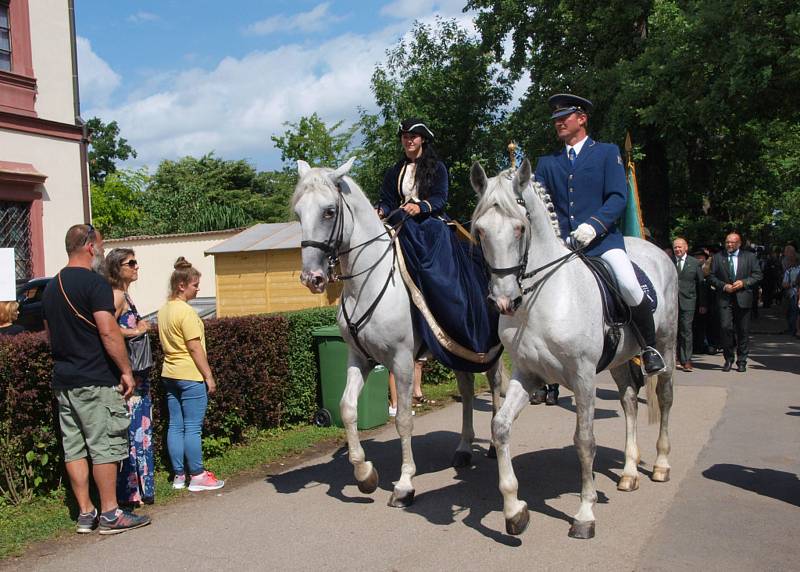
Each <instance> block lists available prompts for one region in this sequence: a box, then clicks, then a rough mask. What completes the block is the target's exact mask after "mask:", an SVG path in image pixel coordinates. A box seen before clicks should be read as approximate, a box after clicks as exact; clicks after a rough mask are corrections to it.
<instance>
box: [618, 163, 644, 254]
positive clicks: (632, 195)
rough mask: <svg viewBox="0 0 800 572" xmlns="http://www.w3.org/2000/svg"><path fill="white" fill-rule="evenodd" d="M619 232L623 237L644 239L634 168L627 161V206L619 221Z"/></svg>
mask: <svg viewBox="0 0 800 572" xmlns="http://www.w3.org/2000/svg"><path fill="white" fill-rule="evenodd" d="M620 231H622V234H623V236H635V237H636V238H644V224H643V223H642V210H641V208H639V186H638V185H637V184H636V167H635V166H634V164H633V161H628V204H627V206H626V207H625V213H624V214H623V215H622V221H620Z"/></svg>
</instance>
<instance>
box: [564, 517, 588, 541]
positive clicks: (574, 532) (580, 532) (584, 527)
mask: <svg viewBox="0 0 800 572" xmlns="http://www.w3.org/2000/svg"><path fill="white" fill-rule="evenodd" d="M569 537H570V538H581V539H584V540H586V539H589V538H594V521H593V520H590V521H588V522H579V521H577V520H576V521H574V522H573V523H572V526H570V527H569Z"/></svg>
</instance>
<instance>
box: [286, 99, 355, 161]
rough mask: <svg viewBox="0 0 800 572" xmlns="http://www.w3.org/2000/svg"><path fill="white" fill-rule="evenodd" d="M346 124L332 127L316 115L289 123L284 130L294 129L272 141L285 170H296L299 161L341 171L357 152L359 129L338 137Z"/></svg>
mask: <svg viewBox="0 0 800 572" xmlns="http://www.w3.org/2000/svg"><path fill="white" fill-rule="evenodd" d="M343 123H344V122H343V121H338V122H336V123H334V124H333V125H332V126H331V127H328V126H327V125H326V124H325V122H324V121H322V119H320V118H319V116H318V115H317V114H316V113H313V114H312V115H311V117H301V118H300V121H298V122H297V123H290V122H288V121H287V122H285V123H284V126H288V127H290V129H287V130H286V131H284V133H283V135H273V136H272V137H271V139H272V141H273V142H274V143H275V147H277V148H278V149H280V150H281V160H282V161H283V163H284V170H286V169H288V170H295V169H296V163H297V160H298V159H302V160H304V161H306V162H308V163H309V164H311V165H312V166H315V167H337V166H339V165H340V164H341V163H344V162H345V161H346V160H347V159H348V158H349V157H350V155H351V154H353V153H355V152H356V150H355V149H353V147H352V142H353V135H355V133H356V131H358V126H357V125H353V126H351V127H349V128H348V129H345V130H344V131H343V132H341V133H336V131H338V130H339V129H340V128H341V127H342V124H343Z"/></svg>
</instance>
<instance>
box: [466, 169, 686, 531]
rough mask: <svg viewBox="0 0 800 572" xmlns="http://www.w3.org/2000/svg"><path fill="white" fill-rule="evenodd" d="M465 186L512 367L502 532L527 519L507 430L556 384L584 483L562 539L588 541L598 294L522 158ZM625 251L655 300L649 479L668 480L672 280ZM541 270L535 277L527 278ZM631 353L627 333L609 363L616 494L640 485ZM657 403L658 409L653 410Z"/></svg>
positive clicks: (498, 420) (650, 251) (500, 451)
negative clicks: (662, 365) (659, 365)
mask: <svg viewBox="0 0 800 572" xmlns="http://www.w3.org/2000/svg"><path fill="white" fill-rule="evenodd" d="M471 181H472V186H473V188H474V189H475V191H476V192H477V193H478V195H479V197H480V201H479V202H478V205H477V207H476V209H475V213H474V214H473V232H474V233H475V234H476V235H477V236H478V237H480V240H481V244H482V246H483V253H484V257H485V258H486V261H487V263H488V264H489V266H490V267H492V268H493V269H500V271H498V272H493V275H492V278H491V288H490V290H491V294H490V297H491V298H493V299H494V300H495V301H496V302H497V303H498V306H500V307H502V308H504V309H505V310H506V315H502V316H501V317H500V324H499V329H500V331H499V333H500V339H501V341H502V342H503V345H504V346H505V348H506V350H507V351H509V352H510V354H511V361H512V363H513V373H512V376H511V381H510V382H509V388H508V391H507V393H506V399H505V401H504V402H503V406H502V407H501V409H500V411H499V412H498V414H497V416H496V417H495V418H494V421H493V424H492V434H493V437H494V443H495V447H496V449H497V459H498V460H497V463H498V470H499V473H500V480H499V484H500V492H501V493H502V495H503V513H504V516H505V519H506V530H507V532H508V533H509V534H521V533H522V532H523V531H524V530H525V528H526V527H527V525H528V519H529V515H528V508H527V504H526V503H525V502H523V501H520V500H519V499H518V498H517V490H518V482H517V478H516V476H515V475H514V469H513V467H512V464H511V453H510V448H509V441H510V436H511V435H510V431H511V424H512V423H513V422H514V420H515V419H516V418H517V416H518V415H519V413H520V411H521V410H522V409H523V408H524V407H525V406H526V405H527V403H528V398H529V394H530V393H531V392H532V391H533V390H534V389H537V388H539V387H541V386H542V385H543V384H544V383H545V382H548V383H560V384H563V385H565V386H567V387H568V388H570V389H571V390H572V391H573V392H574V394H575V407H576V413H577V420H576V427H575V435H574V442H575V447H576V449H577V451H578V457H579V460H580V464H581V479H582V486H581V504H580V509H579V510H578V512H577V514H576V515H575V517H574V520H573V523H572V526H571V528H570V533H569V535H570V536H572V537H575V538H592V537H593V536H594V532H595V517H594V513H593V510H592V509H593V505H594V503H595V502H596V501H597V493H596V490H595V484H594V477H593V474H592V465H593V463H594V455H595V439H594V430H593V423H594V401H595V369H596V366H597V364H598V360H599V359H600V356H601V354H602V349H603V334H604V332H605V329H606V327H605V325H604V319H603V309H602V301H601V298H600V291H599V289H598V286H597V284H596V282H595V279H594V277H593V276H592V274H591V273H590V271H589V269H588V268H587V267H586V265H585V264H584V262H583V261H581V260H580V259H579V258H578V257H577V256H574V255H571V254H570V253H571V251H570V250H569V249H568V248H567V246H566V245H565V243H564V241H563V240H562V239H561V238H560V234H559V228H558V221H557V219H556V215H555V212H554V210H553V204H552V202H551V200H550V197H549V196H548V195H547V193H546V192H545V189H544V187H542V186H541V185H539V184H538V183H535V182H533V181H532V180H531V166H530V163H529V162H528V160H527V159H525V160H524V161H523V163H522V165H521V166H520V168H519V170H518V171H517V172H516V173H514V172H513V171H511V170H508V171H504V172H503V173H501V174H500V175H498V176H496V177H493V178H491V179H487V177H486V174H485V173H484V171H483V169H482V168H481V166H480V165H479V164H477V163H475V164H474V165H473V166H472V171H471ZM625 248H626V249H627V251H628V254H629V255H630V257H631V259H632V260H633V261H635V262H636V263H637V264H638V265H639V266H640V267H641V268H642V269H643V270H644V271H645V272H646V274H647V275H648V276H649V278H650V279H651V281H652V282H653V284H654V286H655V289H656V293H657V296H658V309H657V311H656V313H655V315H654V320H655V324H656V333H657V340H658V341H657V349H658V350H659V351H660V352H661V355H662V356H663V357H664V360H665V362H666V365H667V367H666V370H665V371H663V372H661V373H659V374H658V376H657V378H656V377H650V378H648V383H647V385H648V402H649V404H650V406H651V408H652V409H651V414H652V415H651V420H654V419H655V418H656V417H657V416H658V415H659V413H660V418H661V426H660V432H659V436H658V441H657V444H656V450H657V456H656V459H655V463H654V467H653V473H652V477H651V478H652V480H653V481H667V480H669V470H670V466H669V462H668V461H667V455H668V454H669V450H670V444H669V435H668V422H669V411H670V407H671V406H672V372H673V369H674V366H675V338H676V330H677V323H678V319H677V313H678V286H677V274H676V272H675V267H674V265H673V264H672V263H671V261H670V260H669V258H668V257H666V256H665V255H664V253H663V252H662V251H661V250H660V249H659V248H657V247H656V246H654V245H652V244H649V243H647V242H645V241H643V240H640V239H635V238H626V239H625ZM526 253H527V257H526ZM526 262H527V264H526ZM552 263H555V264H552ZM520 266H522V267H521V268H520ZM542 267H544V268H542ZM540 268H541V271H539V272H535V273H533V274H532V275H531V274H530V272H531V271H533V270H535V269H540ZM639 351H640V348H639V345H638V343H637V341H636V338H635V337H634V335H633V333H632V332H631V331H630V328H629V327H626V328H624V329H623V333H622V337H621V339H620V342H619V346H618V348H617V352H616V355H615V356H614V358H613V361H612V362H611V364H610V365H609V368H610V370H611V374H612V376H613V377H614V381H615V382H616V383H617V386H618V387H619V391H620V401H621V402H622V408H623V410H624V412H625V424H626V439H625V466H624V468H623V471H622V477H621V479H620V481H619V484H618V487H617V488H618V489H619V490H623V491H633V490H636V489H637V488H638V487H639V473H638V469H637V467H638V464H639V460H640V457H639V448H638V445H637V443H636V413H637V392H638V388H639V387H641V384H642V382H643V378H642V374H641V371H640V370H639V369H638V367H635V366H632V364H630V363H629V360H630V359H631V358H632V357H634V356H635V355H637V354H638V353H639ZM656 379H657V381H656ZM654 386H655V387H654ZM656 395H657V399H656ZM655 401H657V403H658V406H659V408H660V411H658V410H657V409H655V407H656V406H655V403H654V402H655Z"/></svg>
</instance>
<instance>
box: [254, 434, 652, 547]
mask: <svg viewBox="0 0 800 572" xmlns="http://www.w3.org/2000/svg"><path fill="white" fill-rule="evenodd" d="M458 440H459V435H458V434H457V433H455V432H451V431H437V432H433V433H428V434H425V435H420V436H418V437H414V438H413V447H414V461H415V463H416V464H417V477H419V476H421V475H424V474H430V473H436V472H439V471H443V470H450V454H451V453H452V452H453V451H455V448H456V445H457V444H458ZM362 446H363V447H364V451H365V453H366V458H367V459H368V460H371V461H372V462H373V463H374V464H375V467H376V469H377V470H378V473H379V477H380V482H379V488H380V490H381V491H383V494H378V493H375V494H373V495H372V496H368V495H361V494H360V493H359V492H358V491H357V490H356V489H355V488H353V487H352V485H354V484H355V479H354V477H353V469H352V466H351V465H350V462H349V460H348V458H347V449H346V448H345V447H342V448H340V449H339V450H337V451H336V452H334V453H333V454H332V455H331V458H330V460H328V461H326V462H323V463H319V464H316V465H310V466H305V467H300V468H297V469H294V470H289V471H287V472H285V473H282V474H280V475H271V476H269V477H267V479H266V482H268V483H270V484H271V485H273V486H274V487H275V489H276V491H277V492H279V493H282V494H297V493H299V492H301V491H302V490H303V489H306V488H311V487H316V486H327V487H328V491H327V493H326V494H328V495H329V496H331V497H333V498H336V499H338V500H341V501H343V502H353V503H371V502H381V503H383V502H386V501H388V499H389V495H390V493H391V491H392V488H393V486H394V485H393V481H394V480H396V479H397V478H398V476H399V474H400V462H401V458H400V442H399V439H393V440H392V441H388V442H378V441H374V440H369V441H364V442H363V443H362ZM443 452H444V453H443ZM623 465H624V455H623V453H622V451H619V450H617V449H611V448H608V447H602V446H598V447H597V454H596V457H595V463H594V471H595V473H600V474H603V475H605V476H607V477H608V478H609V479H610V480H611V481H612V482H613V483H616V482H617V480H618V473H620V472H621V470H622V467H623ZM514 470H515V472H516V475H517V478H518V479H519V481H520V490H519V498H520V499H521V500H524V501H525V502H527V503H528V507H529V509H530V510H531V511H532V513H533V514H531V520H532V523H531V525H532V526H533V527H535V526H536V519H537V518H539V515H544V516H547V517H550V518H555V519H559V520H563V521H565V522H571V521H572V517H571V516H570V515H567V514H565V513H564V512H562V511H560V510H558V509H556V508H554V507H552V506H550V505H549V504H548V501H549V500H551V499H556V498H558V497H560V496H562V495H569V496H570V497H572V498H574V510H575V511H577V510H578V506H579V493H580V486H581V483H580V465H579V463H578V457H577V453H576V452H575V448H574V447H573V446H568V447H563V448H561V449H544V450H540V451H533V452H529V453H524V454H522V455H519V456H517V457H515V458H514ZM640 471H641V472H642V473H643V474H645V475H647V474H648V473H647V471H646V470H643V468H642V467H640ZM417 486H418V487H419V480H417ZM345 487H350V488H349V489H348V492H345ZM350 490H352V491H353V496H350V494H349V491H350ZM597 495H598V501H597V502H598V503H607V502H608V497H607V496H606V494H605V493H604V492H603V491H600V490H598V491H597ZM386 510H392V509H390V508H388V507H387V509H386ZM406 510H407V511H408V512H409V513H412V514H416V515H419V516H421V517H423V518H424V519H425V520H427V521H428V522H430V523H431V524H435V525H440V526H448V525H451V524H453V523H454V522H455V520H456V518H457V516H458V515H459V514H461V513H466V516H465V517H464V518H463V523H464V524H465V525H466V526H468V527H470V528H472V529H474V530H475V531H477V532H479V533H480V534H482V535H483V536H485V537H487V538H490V539H492V540H494V541H495V542H498V543H501V544H505V545H509V546H518V545H520V544H521V542H520V540H519V539H518V538H516V537H513V536H509V535H507V534H505V532H504V523H503V521H502V518H497V519H494V518H493V519H492V521H491V522H490V523H489V525H488V526H487V525H486V524H484V522H483V521H484V520H485V518H486V517H487V515H489V514H492V513H496V511H502V496H501V495H500V492H499V490H498V475H497V464H496V462H495V461H494V460H493V459H489V458H487V457H486V449H485V447H479V446H474V447H473V464H472V465H471V466H470V467H465V468H463V469H458V470H457V471H456V475H455V480H454V481H453V482H452V484H449V485H446V486H443V487H440V488H437V489H432V490H420V489H418V490H417V495H416V498H415V501H414V504H413V505H412V506H411V507H409V508H408V509H406ZM494 520H496V521H497V522H494ZM567 528H568V527H567V526H565V527H564V534H566V533H567Z"/></svg>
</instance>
